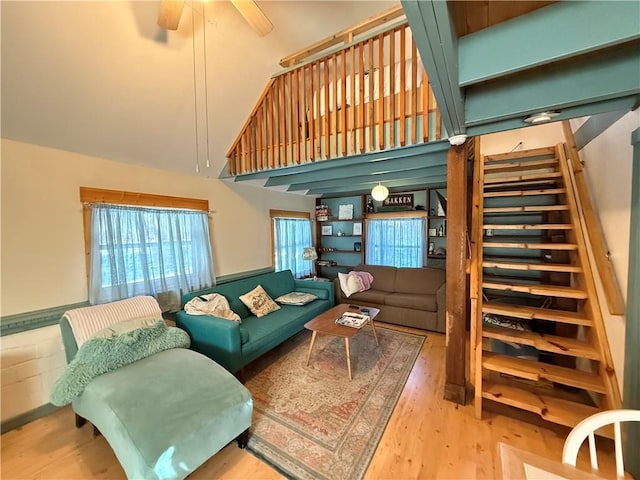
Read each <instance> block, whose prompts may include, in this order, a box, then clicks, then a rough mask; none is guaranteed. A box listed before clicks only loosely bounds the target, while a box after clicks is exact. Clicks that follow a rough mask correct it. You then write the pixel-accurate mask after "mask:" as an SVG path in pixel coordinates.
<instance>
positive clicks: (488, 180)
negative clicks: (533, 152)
mask: <svg viewBox="0 0 640 480" xmlns="http://www.w3.org/2000/svg"><path fill="white" fill-rule="evenodd" d="M560 177H562V173H560V172H543V173H525V174H522V175H514V176H507V175H495V176H493V175H491V176H485V177H484V183H485V185H486V184H489V185H490V184H492V183H510V182H522V181H527V180H541V179H555V178H560Z"/></svg>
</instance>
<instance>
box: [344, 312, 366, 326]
mask: <svg viewBox="0 0 640 480" xmlns="http://www.w3.org/2000/svg"><path fill="white" fill-rule="evenodd" d="M369 320H370V318H369V315H363V314H361V313H353V312H345V313H343V314H342V316H341V317H340V318H338V319H337V320H336V323H337V324H338V325H343V326H345V327H353V328H362V327H364V326H365V325H366V324H367V322H368V321H369Z"/></svg>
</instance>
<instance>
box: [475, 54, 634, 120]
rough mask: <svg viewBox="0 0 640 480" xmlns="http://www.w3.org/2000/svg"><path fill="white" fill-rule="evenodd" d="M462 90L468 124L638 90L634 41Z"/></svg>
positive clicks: (583, 102) (622, 95)
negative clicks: (464, 97)
mask: <svg viewBox="0 0 640 480" xmlns="http://www.w3.org/2000/svg"><path fill="white" fill-rule="evenodd" d="M587 57H588V58H585V57H581V58H580V59H578V60H575V61H573V62H571V63H557V64H553V65H549V66H547V67H545V68H544V69H538V70H535V71H531V72H526V73H522V74H519V75H512V76H509V77H507V78H505V79H502V80H494V81H493V82H489V83H487V84H483V85H477V86H473V87H469V88H467V91H466V93H467V97H466V119H467V126H469V127H470V126H475V125H481V124H484V123H491V122H496V121H499V120H506V119H509V118H514V117H518V116H521V117H524V116H526V115H529V114H531V113H535V112H540V111H544V110H562V109H564V108H570V107H575V106H580V105H587V104H589V103H592V102H601V101H604V100H612V99H615V98H622V97H627V96H630V95H637V94H639V93H640V50H639V49H638V48H637V46H635V45H631V46H628V47H624V48H619V49H617V50H615V51H610V52H605V53H602V54H600V55H595V54H594V55H590V56H587Z"/></svg>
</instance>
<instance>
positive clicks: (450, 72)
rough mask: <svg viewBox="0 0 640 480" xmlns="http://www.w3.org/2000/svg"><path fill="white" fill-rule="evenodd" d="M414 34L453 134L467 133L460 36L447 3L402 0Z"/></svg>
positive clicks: (431, 0) (425, 0) (445, 121)
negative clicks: (459, 81)
mask: <svg viewBox="0 0 640 480" xmlns="http://www.w3.org/2000/svg"><path fill="white" fill-rule="evenodd" d="M401 3H402V8H403V9H404V12H405V15H406V16H407V21H408V22H409V26H410V27H411V33H412V34H413V37H414V39H415V41H416V45H417V47H418V51H419V52H420V58H421V59H422V63H423V64H424V67H425V69H426V71H427V73H428V74H429V82H430V83H431V86H432V88H433V94H434V96H435V97H436V101H437V102H438V108H439V109H440V113H441V115H442V121H443V123H444V125H445V128H446V130H447V132H449V134H450V135H457V134H462V133H465V119H464V114H465V112H464V100H463V95H462V90H461V89H460V87H459V86H458V37H457V35H456V33H455V30H454V27H453V22H452V20H451V17H450V14H449V9H448V8H447V2H443V1H437V0H435V1H433V0H420V1H418V0H402V2H401Z"/></svg>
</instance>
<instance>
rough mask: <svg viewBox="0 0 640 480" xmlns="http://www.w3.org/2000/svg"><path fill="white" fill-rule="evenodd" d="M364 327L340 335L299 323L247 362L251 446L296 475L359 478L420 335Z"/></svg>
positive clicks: (399, 390)
mask: <svg viewBox="0 0 640 480" xmlns="http://www.w3.org/2000/svg"><path fill="white" fill-rule="evenodd" d="M376 331H377V332H378V338H379V340H380V346H377V345H376V343H375V340H374V338H373V333H372V331H371V329H370V328H369V327H365V329H364V330H363V331H362V332H360V333H358V335H355V336H354V337H352V338H351V369H352V374H353V380H352V381H349V378H348V376H347V365H346V354H345V347H344V339H342V338H336V337H328V336H324V335H321V334H318V336H317V338H316V344H315V345H314V348H313V353H312V355H311V361H310V363H309V366H308V367H307V366H305V363H306V355H307V349H308V347H309V342H310V341H311V332H309V331H307V330H304V331H303V332H300V333H299V334H298V335H296V336H294V337H292V338H291V339H290V340H288V341H287V342H285V343H283V344H282V345H280V346H279V347H277V348H276V349H274V350H272V351H271V352H269V353H268V354H267V355H265V356H263V357H261V358H260V359H259V360H257V361H256V362H254V363H253V364H252V365H250V366H249V367H248V368H247V372H245V373H246V375H247V376H246V378H247V382H246V387H247V388H248V389H249V390H250V391H251V393H252V394H253V401H254V420H253V425H252V427H251V436H250V437H249V450H250V451H251V452H252V453H253V454H254V455H256V456H257V457H259V458H261V459H263V460H265V461H266V462H268V463H269V464H271V465H272V466H274V467H275V468H276V469H278V470H279V471H280V472H281V473H283V474H284V475H286V476H288V477H290V478H296V479H327V480H329V479H331V480H334V479H349V480H359V479H361V478H362V477H363V476H364V474H365V472H366V470H367V466H368V465H369V462H370V461H371V458H372V456H373V453H374V451H375V449H376V447H377V445H378V442H379V441H380V438H381V437H382V433H383V432H384V429H385V427H386V425H387V422H388V421H389V418H390V417H391V413H392V412H393V409H394V408H395V405H396V402H397V401H398V398H399V397H400V394H401V393H402V389H403V386H404V384H405V382H406V381H407V378H408V377H409V373H410V372H411V369H412V367H413V364H414V362H415V360H416V358H417V356H418V353H419V351H420V348H421V347H422V343H423V342H424V339H425V337H422V336H419V335H413V334H409V333H403V332H399V331H395V330H390V329H385V328H380V327H378V328H376Z"/></svg>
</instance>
